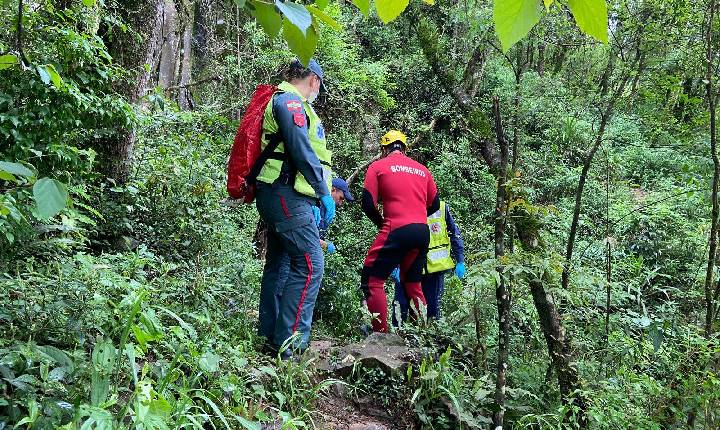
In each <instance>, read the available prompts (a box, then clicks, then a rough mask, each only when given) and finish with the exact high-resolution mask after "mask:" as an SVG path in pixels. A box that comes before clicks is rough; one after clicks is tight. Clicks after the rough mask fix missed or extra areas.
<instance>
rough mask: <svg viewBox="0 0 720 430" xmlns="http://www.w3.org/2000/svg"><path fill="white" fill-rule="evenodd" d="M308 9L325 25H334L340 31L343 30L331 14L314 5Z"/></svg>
mask: <svg viewBox="0 0 720 430" xmlns="http://www.w3.org/2000/svg"><path fill="white" fill-rule="evenodd" d="M307 10H308V11H309V12H310V13H311V14H313V16H314V17H315V18H316V19H317V20H318V21H322V22H323V23H324V24H325V25H327V26H329V27H332V28H333V29H335V30H337V31H340V30H342V27H341V26H340V24H339V23H338V22H337V21H335V20H334V19H333V18H332V17H331V16H330V15H328V14H326V13H325V12H323V11H321V10H320V9H318V8H316V7H314V6H307Z"/></svg>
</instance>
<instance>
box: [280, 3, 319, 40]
mask: <svg viewBox="0 0 720 430" xmlns="http://www.w3.org/2000/svg"><path fill="white" fill-rule="evenodd" d="M275 6H277V7H278V9H280V12H282V13H283V15H285V19H286V20H289V21H290V22H292V23H293V24H294V25H295V27H297V28H299V29H300V31H302V33H303V34H305V32H306V31H307V29H308V27H310V25H311V24H312V16H311V15H310V12H308V10H307V9H305V6H303V5H301V4H297V3H293V2H289V1H285V2H283V1H280V0H275Z"/></svg>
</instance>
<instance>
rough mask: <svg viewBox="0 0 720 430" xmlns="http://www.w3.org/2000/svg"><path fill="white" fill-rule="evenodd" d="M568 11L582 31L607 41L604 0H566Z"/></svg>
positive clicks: (605, 5)
mask: <svg viewBox="0 0 720 430" xmlns="http://www.w3.org/2000/svg"><path fill="white" fill-rule="evenodd" d="M568 6H570V11H571V12H572V14H573V16H574V17H575V22H577V25H578V27H580V30H582V31H583V33H585V34H587V35H590V36H592V37H594V38H595V39H597V40H599V41H601V42H602V43H607V42H608V12H607V4H606V3H605V0H568Z"/></svg>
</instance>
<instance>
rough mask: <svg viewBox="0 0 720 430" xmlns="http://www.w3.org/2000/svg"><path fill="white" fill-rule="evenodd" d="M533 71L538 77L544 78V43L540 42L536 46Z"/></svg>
mask: <svg viewBox="0 0 720 430" xmlns="http://www.w3.org/2000/svg"><path fill="white" fill-rule="evenodd" d="M535 71H536V72H537V74H538V75H540V77H543V76H545V42H540V45H539V46H538V60H537V66H536V67H535Z"/></svg>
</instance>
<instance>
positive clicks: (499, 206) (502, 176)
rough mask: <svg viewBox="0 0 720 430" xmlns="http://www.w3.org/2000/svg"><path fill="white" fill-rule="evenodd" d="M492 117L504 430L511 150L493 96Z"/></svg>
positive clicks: (496, 419) (498, 394) (499, 399)
mask: <svg viewBox="0 0 720 430" xmlns="http://www.w3.org/2000/svg"><path fill="white" fill-rule="evenodd" d="M493 114H494V116H495V134H496V136H497V143H498V147H499V149H500V163H499V166H498V169H497V170H496V178H497V193H496V198H495V259H496V260H497V261H498V268H497V271H498V274H499V275H500V276H499V278H500V282H498V285H497V288H496V290H495V298H496V301H497V307H498V358H497V380H496V385H495V403H496V405H497V411H496V412H495V413H494V414H493V425H494V426H495V428H496V429H498V428H500V429H501V428H502V427H503V423H504V420H505V389H506V385H507V368H508V365H507V361H508V346H509V345H508V344H509V340H510V295H509V292H508V289H507V288H506V279H505V273H504V272H505V266H504V265H503V264H502V263H500V261H501V260H502V257H504V256H505V221H506V217H505V212H506V208H507V206H508V202H507V189H506V182H507V170H508V156H509V148H508V142H507V139H506V138H505V133H504V131H503V126H502V119H501V117H500V101H499V99H498V98H497V96H496V97H493Z"/></svg>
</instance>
